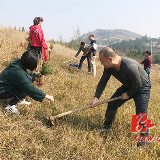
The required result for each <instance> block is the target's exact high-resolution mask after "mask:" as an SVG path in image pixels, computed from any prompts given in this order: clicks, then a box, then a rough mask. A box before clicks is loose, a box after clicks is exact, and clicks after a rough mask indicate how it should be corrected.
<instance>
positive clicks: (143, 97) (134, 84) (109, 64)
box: [91, 47, 151, 136]
mask: <svg viewBox="0 0 160 160" xmlns="http://www.w3.org/2000/svg"><path fill="white" fill-rule="evenodd" d="M99 59H100V61H101V64H102V65H103V66H104V72H103V75H102V77H101V79H100V81H99V83H98V86H97V90H96V93H95V97H94V99H93V100H92V102H91V106H92V108H93V107H95V104H96V103H97V102H98V99H99V98H100V96H101V94H102V92H103V90H104V88H105V86H106V84H107V82H108V80H109V78H110V76H111V75H113V76H114V77H115V78H116V79H117V80H119V81H120V82H121V83H122V84H123V85H122V86H121V87H120V88H118V89H117V91H116V92H115V93H114V94H113V96H112V97H111V98H114V97H118V96H122V99H119V100H116V101H112V102H109V103H108V108H107V110H106V114H105V121H104V123H103V126H102V127H101V130H107V129H109V128H110V127H111V125H112V123H113V121H114V119H115V116H116V113H117V109H118V107H120V106H121V105H122V104H123V103H124V102H126V101H128V100H129V99H131V98H133V99H134V101H135V105H136V114H137V115H138V114H139V113H145V114H147V108H148V102H149V98H150V88H151V85H150V81H149V80H148V75H147V73H146V72H145V70H144V69H143V68H142V66H141V65H140V64H139V63H138V62H136V61H134V60H132V59H129V58H126V57H120V56H118V55H117V54H116V53H115V51H114V50H113V49H111V48H110V47H105V48H103V49H102V50H101V51H100V53H99ZM145 135H148V132H147V133H145V134H144V136H145Z"/></svg>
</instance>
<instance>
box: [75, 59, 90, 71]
mask: <svg viewBox="0 0 160 160" xmlns="http://www.w3.org/2000/svg"><path fill="white" fill-rule="evenodd" d="M86 58H87V62H88V72H91V66H90V62H89V58H88V57H87V56H82V57H81V59H80V63H79V67H78V68H79V69H81V68H82V63H83V61H84V60H85V59H86Z"/></svg>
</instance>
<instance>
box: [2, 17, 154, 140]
mask: <svg viewBox="0 0 160 160" xmlns="http://www.w3.org/2000/svg"><path fill="white" fill-rule="evenodd" d="M33 22H34V25H33V26H31V27H30V37H29V38H30V41H31V48H32V49H31V50H29V51H26V52H25V53H23V55H22V57H21V59H19V58H18V59H16V60H15V61H12V62H11V63H10V65H9V66H8V67H6V68H5V69H4V70H3V71H2V72H1V73H0V99H8V98H12V97H13V99H12V100H11V101H10V102H9V104H8V105H7V107H6V108H5V109H6V110H7V111H9V112H12V113H18V110H17V109H16V106H15V105H16V104H17V103H18V102H19V101H21V103H24V104H28V103H27V102H26V101H25V100H24V98H25V97H26V96H27V95H28V96H29V97H31V98H33V99H34V100H36V101H40V102H42V101H43V99H44V98H46V99H48V100H50V102H53V101H54V98H53V96H50V95H46V93H44V92H43V91H41V90H40V89H38V88H37V87H35V86H34V85H33V84H32V82H33V81H34V79H35V77H36V76H37V75H38V73H33V72H28V70H30V71H34V70H35V69H36V68H37V62H38V55H41V54H42V56H43V59H46V58H45V54H43V53H42V51H43V49H48V47H47V45H46V43H45V39H44V34H43V31H42V29H41V25H42V23H43V19H42V18H41V17H36V18H35V19H34V21H33ZM89 40H90V41H91V44H90V45H89V46H86V45H85V43H84V42H81V44H80V48H79V51H78V52H77V54H76V55H75V58H76V57H77V56H78V55H79V53H80V51H81V50H82V51H83V52H84V54H83V56H82V57H81V60H80V64H79V69H81V67H82V63H83V61H84V60H85V59H86V58H87V60H88V72H91V67H92V74H93V75H94V76H95V75H96V66H95V57H96V47H97V45H96V41H95V40H94V35H89ZM37 53H38V54H37ZM150 54H151V53H150V52H149V51H147V52H146V53H145V56H146V57H147V59H146V60H144V61H142V62H141V63H142V64H144V66H145V67H144V69H145V70H144V69H143V68H142V66H141V65H140V64H139V63H138V62H136V61H135V60H132V59H130V58H126V57H121V56H119V55H117V54H116V52H115V51H114V50H113V49H112V48H110V47H105V48H103V49H101V50H100V52H99V59H100V61H101V64H102V65H103V66H104V72H103V75H102V77H101V79H100V81H99V83H98V86H97V89H96V93H95V96H94V98H93V100H92V102H91V106H92V108H94V107H95V106H96V103H97V102H98V100H99V98H100V96H101V94H102V92H103V90H104V89H105V86H106V84H107V82H108V80H109V78H110V77H111V75H113V76H114V77H115V78H116V79H117V80H118V81H120V82H121V83H122V86H121V87H120V88H118V89H117V91H116V92H115V93H114V94H113V96H112V97H111V98H114V97H118V96H122V98H121V99H119V100H116V101H112V102H109V103H108V107H107V110H106V114H105V120H104V123H103V125H102V127H101V128H100V129H101V130H107V129H109V128H110V127H111V125H112V123H113V122H114V119H115V117H116V113H117V109H118V107H120V106H121V105H122V104H123V103H125V102H126V101H128V100H130V99H132V98H133V99H134V101H135V106H136V114H137V115H138V114H139V113H145V114H147V109H148V103H149V98H150V89H151V82H150V67H151V63H152V61H151V60H152V59H151V58H150ZM75 58H74V59H75ZM147 73H148V74H147ZM148 134H149V131H148V130H147V132H146V133H143V134H142V135H143V137H144V136H148Z"/></svg>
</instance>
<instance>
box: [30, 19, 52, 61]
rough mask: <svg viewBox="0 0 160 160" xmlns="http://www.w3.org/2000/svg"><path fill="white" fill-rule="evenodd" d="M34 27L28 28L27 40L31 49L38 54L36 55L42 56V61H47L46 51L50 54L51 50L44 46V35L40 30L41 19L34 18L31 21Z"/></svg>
mask: <svg viewBox="0 0 160 160" xmlns="http://www.w3.org/2000/svg"><path fill="white" fill-rule="evenodd" d="M33 23H34V25H33V26H31V27H29V29H30V31H29V40H30V43H31V49H34V50H36V51H37V52H38V54H40V57H41V54H42V55H43V61H48V57H47V53H46V49H47V50H48V51H49V52H50V51H51V50H50V49H49V48H48V46H47V45H46V42H45V39H44V33H43V30H42V29H41V26H42V24H43V18H42V17H35V18H34V20H33Z"/></svg>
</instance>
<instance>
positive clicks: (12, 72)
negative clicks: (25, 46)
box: [0, 50, 54, 113]
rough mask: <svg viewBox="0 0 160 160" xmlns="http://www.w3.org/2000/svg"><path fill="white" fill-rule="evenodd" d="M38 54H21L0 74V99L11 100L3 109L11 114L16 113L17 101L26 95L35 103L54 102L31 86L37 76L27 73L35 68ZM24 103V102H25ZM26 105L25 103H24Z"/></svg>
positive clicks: (30, 52) (32, 51) (50, 97)
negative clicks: (46, 100) (44, 100)
mask: <svg viewBox="0 0 160 160" xmlns="http://www.w3.org/2000/svg"><path fill="white" fill-rule="evenodd" d="M37 61H38V54H37V52H36V51H34V50H30V51H26V52H24V53H23V55H22V57H21V59H19V58H18V59H16V60H15V61H12V62H11V63H10V64H9V66H8V67H6V68H5V69H4V70H3V71H2V72H1V73H0V99H8V98H12V97H13V99H12V100H11V101H10V102H9V104H8V105H7V107H5V109H6V110H7V111H9V112H12V113H18V110H17V109H16V108H15V107H16V106H15V105H16V104H17V102H18V101H22V100H23V99H24V98H25V97H26V96H27V95H28V96H29V97H31V98H33V99H34V100H36V101H40V102H42V101H43V99H44V98H46V99H48V100H50V102H51V103H52V102H53V101H54V99H53V96H49V95H46V93H44V92H43V91H41V90H40V89H38V88H37V87H35V86H34V85H33V84H32V81H33V80H34V77H35V76H36V75H37V74H36V73H33V72H28V70H27V69H29V70H30V71H33V70H35V69H36V68H37ZM25 102H26V101H25ZM26 103H27V102H26Z"/></svg>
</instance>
